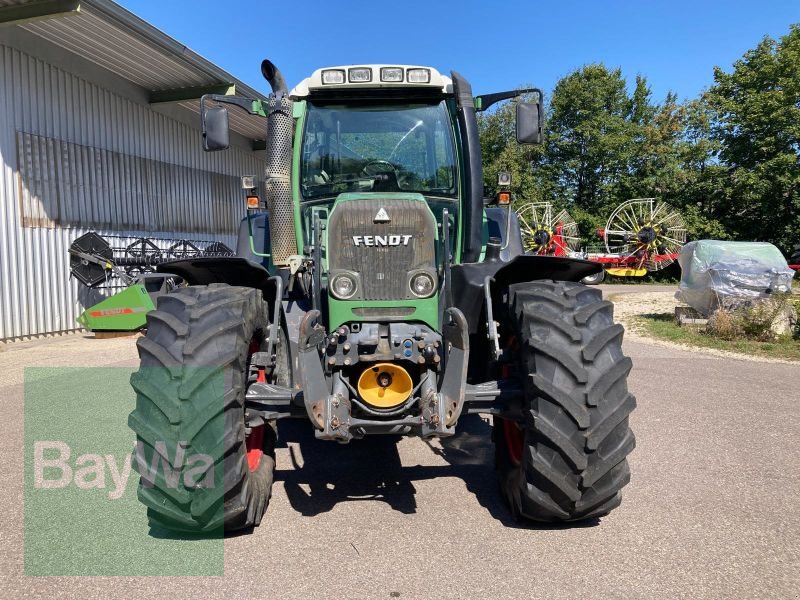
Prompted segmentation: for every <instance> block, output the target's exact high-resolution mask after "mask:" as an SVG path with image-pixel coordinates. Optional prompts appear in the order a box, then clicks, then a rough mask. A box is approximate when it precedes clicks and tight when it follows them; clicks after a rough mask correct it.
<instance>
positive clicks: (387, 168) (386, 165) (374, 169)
mask: <svg viewBox="0 0 800 600" xmlns="http://www.w3.org/2000/svg"><path fill="white" fill-rule="evenodd" d="M361 172H362V173H363V174H364V175H367V176H369V177H372V176H374V175H380V174H381V173H394V175H395V177H397V168H396V167H395V166H394V165H393V164H392V163H390V162H389V161H388V160H381V159H376V160H371V161H369V162H368V163H367V164H365V165H364V166H363V167H362V169H361Z"/></svg>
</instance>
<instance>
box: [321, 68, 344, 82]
mask: <svg viewBox="0 0 800 600" xmlns="http://www.w3.org/2000/svg"><path fill="white" fill-rule="evenodd" d="M322 83H323V84H324V85H335V84H342V83H344V71H343V70H342V69H326V70H325V71H323V72H322Z"/></svg>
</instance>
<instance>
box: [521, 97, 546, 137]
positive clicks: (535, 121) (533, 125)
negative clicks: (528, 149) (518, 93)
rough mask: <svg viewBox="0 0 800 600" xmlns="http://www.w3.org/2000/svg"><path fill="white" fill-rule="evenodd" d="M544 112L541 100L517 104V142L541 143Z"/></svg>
mask: <svg viewBox="0 0 800 600" xmlns="http://www.w3.org/2000/svg"><path fill="white" fill-rule="evenodd" d="M543 125H544V114H543V112H542V104H541V102H530V103H528V102H520V103H519V104H517V142H519V143H520V144H541V143H542V129H543Z"/></svg>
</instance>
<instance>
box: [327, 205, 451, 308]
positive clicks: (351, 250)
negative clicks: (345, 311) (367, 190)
mask: <svg viewBox="0 0 800 600" xmlns="http://www.w3.org/2000/svg"><path fill="white" fill-rule="evenodd" d="M381 208H383V210H384V211H385V212H386V213H387V215H388V216H389V218H390V219H391V220H390V221H389V222H385V223H375V222H374V221H375V216H376V215H377V214H378V211H380V209H381ZM406 235H411V236H412V237H411V239H410V240H409V242H408V245H402V244H401V245H398V246H390V245H386V246H383V245H371V246H370V245H358V246H357V245H356V244H355V242H354V241H353V236H362V237H363V236H373V239H374V237H375V236H379V237H380V238H382V239H383V238H385V239H391V238H390V237H389V236H406ZM435 235H436V222H435V221H434V219H433V215H431V213H430V211H429V210H428V207H427V205H426V204H424V203H423V202H421V201H418V200H410V199H405V198H404V199H400V198H391V199H389V198H386V199H380V198H375V199H372V198H370V199H364V200H362V199H358V200H345V201H343V202H340V203H338V204H337V205H336V206H335V208H334V209H333V211H332V212H331V215H330V218H329V220H328V248H327V254H328V266H329V268H330V269H331V270H338V269H346V270H348V271H355V272H357V273H359V274H360V276H361V294H360V296H361V298H362V299H364V300H396V299H400V298H407V297H408V296H409V290H408V272H409V271H413V270H417V269H433V268H434V267H435V260H436V256H435Z"/></svg>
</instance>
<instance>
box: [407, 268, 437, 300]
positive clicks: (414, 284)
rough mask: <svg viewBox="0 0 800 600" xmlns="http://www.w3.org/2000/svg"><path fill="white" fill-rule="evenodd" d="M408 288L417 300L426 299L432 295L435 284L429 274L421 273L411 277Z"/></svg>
mask: <svg viewBox="0 0 800 600" xmlns="http://www.w3.org/2000/svg"><path fill="white" fill-rule="evenodd" d="M408 287H409V288H411V293H412V294H414V295H415V296H416V297H417V298H427V297H428V296H431V295H433V292H434V290H435V289H436V282H435V281H434V280H433V277H432V276H431V275H430V273H425V272H422V273H417V274H416V275H414V276H413V277H411V281H409V284H408Z"/></svg>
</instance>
